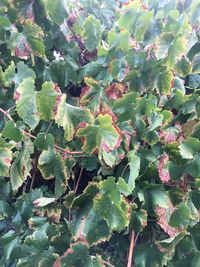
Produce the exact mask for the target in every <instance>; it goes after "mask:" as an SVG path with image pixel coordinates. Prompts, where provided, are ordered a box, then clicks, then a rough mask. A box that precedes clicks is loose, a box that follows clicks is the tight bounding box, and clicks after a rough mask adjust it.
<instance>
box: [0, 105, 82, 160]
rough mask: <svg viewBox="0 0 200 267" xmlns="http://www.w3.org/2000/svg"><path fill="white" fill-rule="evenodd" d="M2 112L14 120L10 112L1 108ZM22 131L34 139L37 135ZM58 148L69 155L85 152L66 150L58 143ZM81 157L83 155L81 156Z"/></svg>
mask: <svg viewBox="0 0 200 267" xmlns="http://www.w3.org/2000/svg"><path fill="white" fill-rule="evenodd" d="M0 112H1V113H3V114H4V116H5V117H7V118H8V119H9V120H10V121H13V119H12V117H11V116H10V114H9V112H8V111H6V110H4V109H2V108H0ZM22 133H23V134H24V135H26V136H28V137H30V138H32V139H36V136H35V135H32V134H31V133H29V132H27V131H24V130H23V131H22ZM54 147H55V149H56V150H58V151H60V152H62V153H65V154H67V155H80V154H83V151H70V150H66V149H64V148H62V147H60V146H58V145H55V146H54ZM80 157H81V156H80Z"/></svg>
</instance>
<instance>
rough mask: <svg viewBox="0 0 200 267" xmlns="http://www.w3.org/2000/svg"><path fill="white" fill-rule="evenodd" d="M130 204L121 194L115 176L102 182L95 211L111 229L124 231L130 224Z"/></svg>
mask: <svg viewBox="0 0 200 267" xmlns="http://www.w3.org/2000/svg"><path fill="white" fill-rule="evenodd" d="M127 210H128V205H127V203H126V202H125V201H124V200H123V198H122V196H121V195H120V191H119V189H118V187H117V184H116V183H115V179H114V177H109V178H107V180H105V181H102V182H101V183H100V193H99V194H98V195H97V197H96V198H95V199H94V211H95V212H96V213H97V215H98V216H99V217H100V218H103V219H104V220H105V221H106V223H107V224H108V226H109V227H110V229H112V230H116V231H118V232H120V231H122V230H123V229H124V228H125V227H126V226H127V224H128V213H127Z"/></svg>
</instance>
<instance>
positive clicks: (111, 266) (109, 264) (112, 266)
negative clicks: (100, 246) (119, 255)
mask: <svg viewBox="0 0 200 267" xmlns="http://www.w3.org/2000/svg"><path fill="white" fill-rule="evenodd" d="M102 262H103V263H104V264H106V265H108V266H110V267H115V266H114V265H112V264H111V263H109V262H107V261H105V260H102Z"/></svg>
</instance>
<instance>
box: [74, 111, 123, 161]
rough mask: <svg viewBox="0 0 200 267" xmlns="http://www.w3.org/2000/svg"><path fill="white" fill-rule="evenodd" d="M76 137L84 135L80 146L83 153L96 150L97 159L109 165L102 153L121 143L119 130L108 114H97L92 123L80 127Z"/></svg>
mask: <svg viewBox="0 0 200 267" xmlns="http://www.w3.org/2000/svg"><path fill="white" fill-rule="evenodd" d="M76 135H77V136H78V137H84V139H85V140H84V145H83V147H82V149H83V151H84V152H85V153H94V152H95V151H96V150H97V151H98V155H99V159H100V160H101V161H103V160H105V163H106V164H107V165H109V166H112V165H113V164H112V163H111V161H109V160H106V158H105V156H104V153H108V152H110V151H113V150H114V149H117V148H118V147H119V145H120V143H121V132H120V130H119V128H117V127H116V126H115V124H114V122H113V118H112V117H111V115H109V114H99V115H98V117H97V118H96V120H95V122H94V124H90V125H88V126H86V127H85V128H81V129H79V130H78V131H77V134H76Z"/></svg>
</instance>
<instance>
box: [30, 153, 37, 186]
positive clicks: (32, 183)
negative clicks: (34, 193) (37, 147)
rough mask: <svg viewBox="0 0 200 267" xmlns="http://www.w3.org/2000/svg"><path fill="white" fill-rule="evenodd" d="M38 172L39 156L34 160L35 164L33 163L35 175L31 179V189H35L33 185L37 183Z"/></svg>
mask: <svg viewBox="0 0 200 267" xmlns="http://www.w3.org/2000/svg"><path fill="white" fill-rule="evenodd" d="M36 172H37V158H36V159H35V160H34V164H33V176H32V179H31V185H30V189H33V186H34V183H35V177H36Z"/></svg>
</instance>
